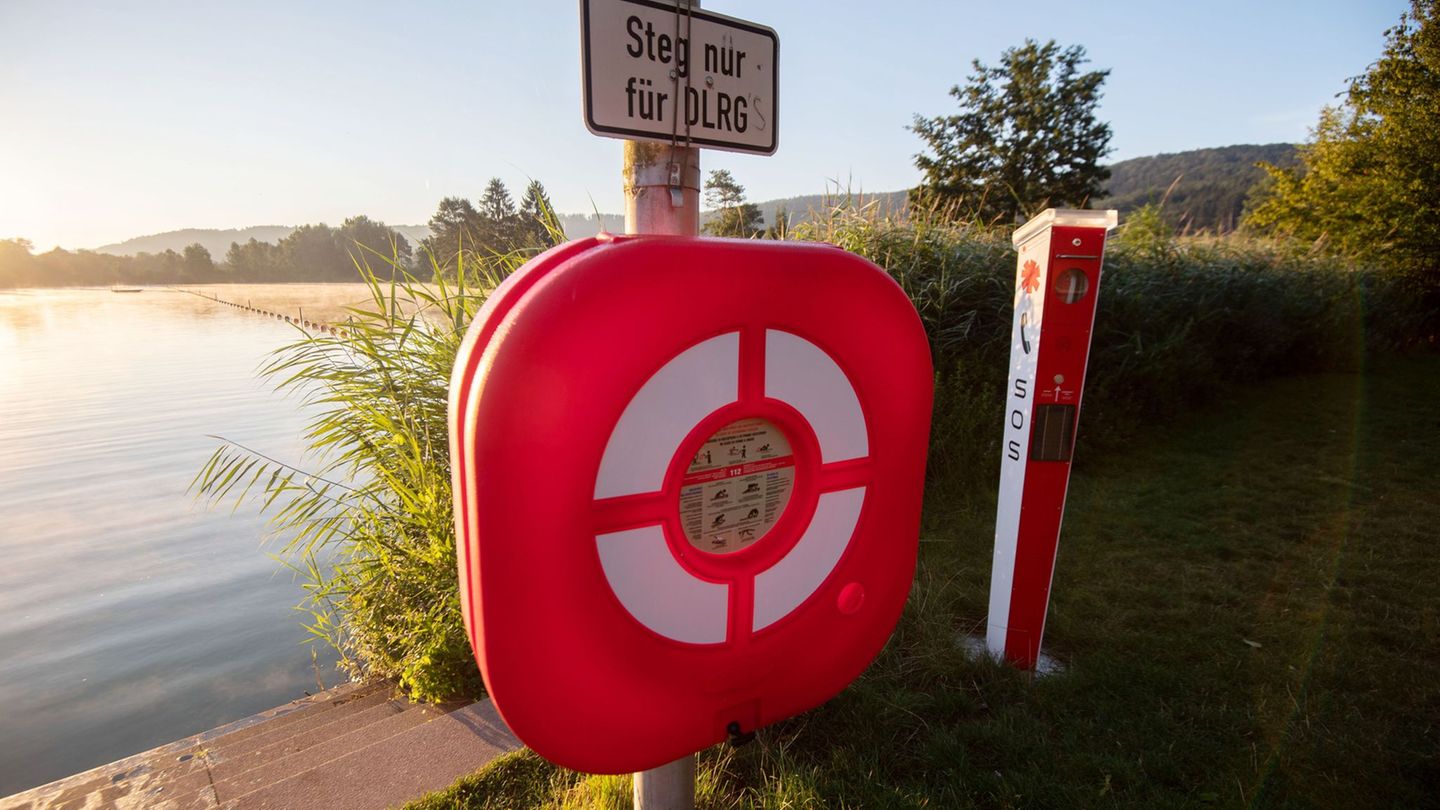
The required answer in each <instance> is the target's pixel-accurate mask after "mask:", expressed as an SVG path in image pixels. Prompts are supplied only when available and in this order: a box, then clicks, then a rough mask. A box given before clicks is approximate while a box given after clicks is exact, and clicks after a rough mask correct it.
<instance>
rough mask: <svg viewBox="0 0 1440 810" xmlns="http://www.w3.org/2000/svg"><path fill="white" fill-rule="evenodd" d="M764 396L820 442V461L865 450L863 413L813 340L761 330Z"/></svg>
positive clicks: (867, 447)
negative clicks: (791, 412)
mask: <svg viewBox="0 0 1440 810" xmlns="http://www.w3.org/2000/svg"><path fill="white" fill-rule="evenodd" d="M765 395H766V396H768V397H771V398H773V399H778V400H781V401H783V402H788V403H789V404H790V405H791V406H792V407H794V408H795V410H797V411H799V412H800V413H801V415H803V416H804V417H805V420H806V421H807V422H809V423H810V427H811V428H812V429H814V431H815V437H816V438H817V439H819V440H820V460H821V463H824V464H828V463H830V462H832V461H844V460H846V459H851V458H863V457H865V456H867V455H869V454H870V441H869V437H868V435H867V434H866V432H865V416H864V414H862V413H861V411H860V400H859V398H857V397H856V396H855V388H854V386H852V385H850V380H849V378H847V377H846V376H845V372H844V371H842V370H841V369H840V366H838V365H836V364H835V361H834V360H833V359H832V358H831V357H830V355H828V354H826V353H825V351H824V350H823V349H821V348H820V347H819V346H816V345H815V344H814V343H811V342H810V341H808V340H806V339H805V338H802V337H799V336H798V335H792V334H790V333H789V332H781V331H779V330H776V329H767V330H765Z"/></svg>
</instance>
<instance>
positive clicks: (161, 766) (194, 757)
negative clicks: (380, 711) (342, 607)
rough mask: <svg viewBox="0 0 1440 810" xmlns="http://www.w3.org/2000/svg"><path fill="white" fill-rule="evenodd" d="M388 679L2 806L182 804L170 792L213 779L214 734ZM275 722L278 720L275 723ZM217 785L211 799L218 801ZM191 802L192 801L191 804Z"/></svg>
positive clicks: (325, 706)
mask: <svg viewBox="0 0 1440 810" xmlns="http://www.w3.org/2000/svg"><path fill="white" fill-rule="evenodd" d="M390 688H391V687H390V686H389V685H388V684H385V683H372V684H342V685H341V686H338V687H336V688H334V689H330V690H327V691H325V692H322V693H320V694H317V695H307V696H306V697H303V698H299V699H297V700H293V701H291V702H289V703H286V704H284V705H283V706H277V707H276V708H273V709H268V710H266V711H264V712H260V713H258V714H254V715H251V716H249V717H244V718H241V719H239V720H236V721H234V722H231V723H226V724H225V725H223V726H218V727H216V728H213V729H210V730H209V731H204V732H201V733H199V734H192V735H191V736H189V737H185V738H183V739H180V740H176V741H175V742H172V743H167V744H166V745H162V746H159V747H157V748H152V749H150V750H148V751H142V752H140V753H138V754H134V755H132V756H128V757H125V758H124V759H120V760H117V761H115V762H111V763H109V764H107V765H101V766H99V767H97V768H92V769H90V770H88V771H82V772H80V773H77V774H74V775H72V776H67V777H65V778H64V779H59V780H56V781H54V782H51V783H49V784H45V785H40V786H38V787H34V788H31V789H30V790H26V791H22V792H20V793H16V794H14V795H12V796H6V797H3V798H0V810H39V808H71V807H76V808H78V807H96V806H99V807H118V808H129V807H145V808H152V807H155V808H160V807H177V808H178V807H180V806H181V805H179V804H175V803H174V802H173V801H172V800H171V799H170V798H169V797H172V796H181V797H187V802H188V799H189V798H193V796H194V795H195V794H196V791H197V790H198V789H199V788H201V787H206V786H208V785H209V783H210V776H209V769H208V767H207V763H206V762H205V757H204V755H205V752H206V747H205V746H207V745H208V744H210V743H211V742H212V741H214V740H218V739H221V738H226V739H245V738H246V737H250V736H255V735H258V734H260V733H266V734H270V733H273V732H274V731H275V730H276V729H278V728H283V727H285V726H287V725H289V724H291V723H294V722H297V721H300V720H303V719H305V718H307V717H313V716H314V715H316V714H322V713H325V712H328V711H330V710H331V709H333V708H335V706H336V705H337V704H341V705H343V704H344V703H347V702H349V701H350V700H352V699H353V697H354V696H355V695H357V694H360V695H364V694H368V693H371V692H375V691H382V690H383V691H384V693H385V694H388V690H389V689H390ZM272 724H274V725H272ZM213 805H214V800H213V791H212V796H211V801H210V804H209V805H199V806H213ZM185 806H189V805H188V804H186V805H185Z"/></svg>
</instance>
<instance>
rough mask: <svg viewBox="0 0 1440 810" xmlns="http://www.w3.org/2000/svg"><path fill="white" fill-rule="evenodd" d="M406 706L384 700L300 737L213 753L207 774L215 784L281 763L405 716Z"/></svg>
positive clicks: (286, 736) (293, 735) (404, 703)
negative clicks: (393, 718) (306, 751)
mask: <svg viewBox="0 0 1440 810" xmlns="http://www.w3.org/2000/svg"><path fill="white" fill-rule="evenodd" d="M409 705H410V704H408V703H406V702H404V701H396V700H387V701H385V702H384V703H380V704H377V705H374V706H370V707H368V708H366V709H363V710H360V711H354V712H347V713H346V714H345V716H344V717H341V718H339V719H337V720H336V721H335V722H333V723H325V724H324V725H320V726H316V727H314V728H311V729H308V730H306V731H304V732H301V733H299V734H287V735H285V736H284V737H283V738H282V739H278V740H275V741H274V742H272V743H270V744H269V745H262V746H259V747H250V748H247V749H245V750H244V751H243V752H241V753H239V754H235V753H227V752H222V751H216V752H213V753H211V755H210V774H211V776H213V777H214V778H215V781H217V782H220V781H223V780H226V779H231V778H234V777H236V776H239V775H240V774H242V773H245V772H246V771H248V770H250V769H252V768H256V767H259V766H261V765H264V764H267V763H270V762H274V761H275V760H277V759H284V758H285V757H288V756H290V755H291V754H296V753H299V752H300V751H304V750H305V749H307V748H311V747H313V746H316V745H319V744H321V743H323V742H327V741H329V740H335V739H340V738H343V737H346V736H349V734H350V733H351V732H354V731H363V730H365V729H367V728H369V727H371V726H372V725H374V724H376V723H378V722H380V721H382V720H386V719H389V718H391V717H395V716H396V715H399V714H403V713H405V709H406V708H407V707H408V706H409Z"/></svg>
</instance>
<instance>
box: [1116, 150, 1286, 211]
mask: <svg viewBox="0 0 1440 810" xmlns="http://www.w3.org/2000/svg"><path fill="white" fill-rule="evenodd" d="M1262 161H1263V162H1266V163H1274V164H1275V165H1277V166H1292V165H1294V163H1295V146H1294V145H1293V144H1288V143H1269V144H1261V145H1254V144H1240V145H1237V146H1221V147H1218V148H1215V149H1192V150H1190V151H1188V152H1177V153H1175V154H1167V155H1152V156H1150V157H1142V158H1134V159H1132V160H1122V161H1120V162H1119V163H1116V164H1114V165H1112V166H1111V167H1110V180H1109V181H1108V182H1107V183H1106V184H1105V188H1106V190H1107V191H1109V192H1110V196H1108V197H1105V198H1103V199H1099V200H1095V202H1094V203H1093V207H1095V208H1102V207H1103V208H1118V209H1119V210H1120V214H1121V216H1122V217H1123V216H1124V215H1125V214H1126V213H1127V212H1129V211H1133V210H1135V209H1136V208H1139V207H1140V206H1142V205H1144V204H1146V203H1149V202H1156V203H1158V202H1160V200H1161V199H1162V198H1164V197H1165V191H1166V189H1168V188H1170V184H1171V183H1174V184H1175V189H1174V190H1173V191H1171V192H1170V196H1169V198H1168V199H1166V200H1165V208H1164V213H1165V217H1166V219H1168V220H1169V221H1170V222H1172V223H1174V224H1175V225H1176V226H1177V227H1179V228H1181V229H1182V230H1189V231H1198V230H1208V231H1230V230H1234V229H1235V226H1236V225H1237V224H1238V223H1239V222H1240V216H1241V214H1242V213H1243V212H1244V210H1245V197H1246V195H1247V194H1249V192H1250V189H1251V188H1252V187H1253V186H1254V185H1255V183H1256V182H1258V181H1259V180H1260V179H1261V178H1263V177H1264V176H1265V172H1264V170H1262V169H1259V168H1257V167H1256V166H1255V164H1256V163H1259V162H1262ZM1177 179H1178V182H1177Z"/></svg>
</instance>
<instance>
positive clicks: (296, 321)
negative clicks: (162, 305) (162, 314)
mask: <svg viewBox="0 0 1440 810" xmlns="http://www.w3.org/2000/svg"><path fill="white" fill-rule="evenodd" d="M170 289H172V290H175V291H176V292H183V293H188V294H190V295H193V296H195V297H196V298H203V299H205V300H206V301H212V302H214V303H216V304H223V305H225V306H227V307H234V308H235V309H239V310H243V311H245V312H253V313H255V314H257V315H261V316H264V317H266V318H274V319H276V320H283V321H285V322H286V323H288V324H293V325H295V326H299V327H301V328H302V329H315V330H318V331H321V332H328V333H329V334H332V335H335V336H337V337H348V336H349V333H347V332H346V331H345V329H344V328H342V327H340V326H337V325H335V324H330V323H321V322H319V321H312V320H309V319H308V318H306V317H305V308H304V307H298V308H297V312H296V314H295V315H294V316H290V315H286V314H284V313H281V312H271V311H270V310H268V309H261V308H260V307H257V306H255V305H254V302H252V301H246V302H245V303H244V304H241V303H238V302H235V301H226V300H225V299H223V298H221V297H219V296H217V295H206V294H204V293H202V292H196V291H195V290H186V289H181V288H179V287H171V288H170Z"/></svg>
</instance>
